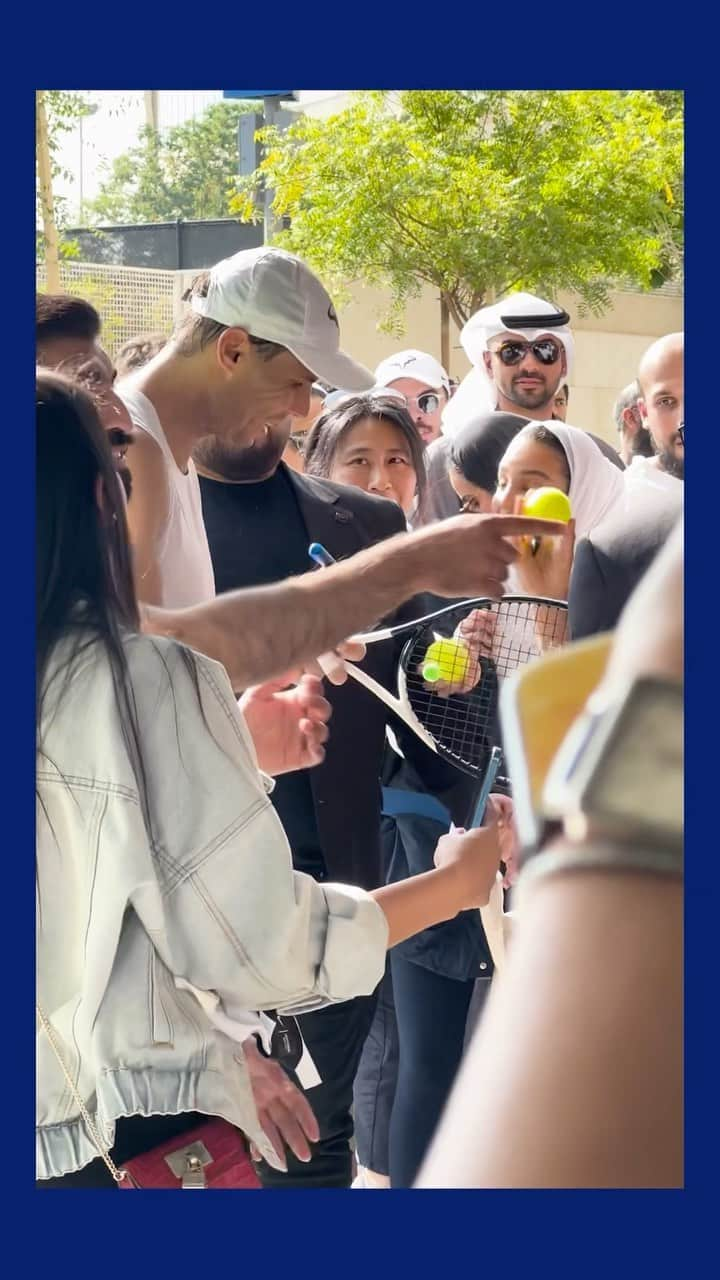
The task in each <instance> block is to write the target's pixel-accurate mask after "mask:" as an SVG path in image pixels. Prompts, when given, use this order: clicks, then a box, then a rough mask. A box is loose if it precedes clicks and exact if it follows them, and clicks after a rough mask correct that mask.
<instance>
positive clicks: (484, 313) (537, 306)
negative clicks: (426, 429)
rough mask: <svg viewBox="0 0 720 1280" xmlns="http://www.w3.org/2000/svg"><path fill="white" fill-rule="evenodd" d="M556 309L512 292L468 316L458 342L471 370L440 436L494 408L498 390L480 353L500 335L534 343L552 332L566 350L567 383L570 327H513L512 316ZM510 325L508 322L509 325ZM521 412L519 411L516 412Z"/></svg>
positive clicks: (447, 408) (445, 416) (529, 295)
mask: <svg viewBox="0 0 720 1280" xmlns="http://www.w3.org/2000/svg"><path fill="white" fill-rule="evenodd" d="M557 310H558V309H557V307H556V306H555V305H554V304H553V303H552V302H546V301H545V299H544V298H536V297H535V296H534V294H532V293H522V292H520V291H518V292H517V293H511V294H509V296H508V297H507V298H503V299H501V301H500V302H495V303H493V304H492V306H490V307H483V308H482V309H481V310H480V311H476V312H475V315H474V316H471V317H470V319H469V320H468V322H467V324H466V325H464V327H463V329H462V331H461V333H460V342H461V344H462V347H463V350H464V352H465V355H466V356H467V358H468V360H469V361H470V363H471V364H472V365H473V368H472V369H471V370H470V372H469V373H468V374H467V375H466V377H464V378H463V380H462V382H461V383H460V386H459V387H458V389H457V391H456V392H455V395H454V396H453V397H452V399H451V400H449V401H448V403H447V404H446V406H445V408H444V410H443V415H442V429H443V435H448V436H452V435H455V432H456V431H459V430H460V426H461V424H462V422H464V421H465V419H467V418H468V417H469V416H471V415H472V414H476V413H482V412H484V411H485V410H487V409H494V408H496V406H497V388H496V386H495V383H494V382H493V380H492V378H491V377H490V375H489V374H488V372H487V369H486V368H485V362H484V360H483V354H484V352H485V351H487V349H488V343H489V341H490V339H491V338H495V337H497V335H498V334H499V333H515V334H517V335H518V337H521V338H525V339H526V341H527V342H534V340H535V339H536V338H539V337H540V335H541V334H543V333H552V334H553V335H555V336H556V337H557V339H558V342H561V343H562V345H563V347H564V348H565V359H566V363H567V375H566V376H567V380H568V382H569V381H570V378H571V374H572V364H573V356H574V347H573V339H572V333H571V331H570V326H569V324H563V325H553V326H552V327H550V326H548V327H547V328H545V329H543V328H542V326H541V327H540V328H537V329H529V328H521V327H519V326H517V325H513V324H512V322H511V321H512V317H513V316H517V317H518V319H520V320H523V319H525V318H526V317H530V316H533V317H540V316H543V315H546V316H555V315H557ZM508 322H510V323H508ZM519 412H521V413H522V410H519Z"/></svg>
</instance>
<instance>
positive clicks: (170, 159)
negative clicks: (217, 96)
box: [87, 101, 254, 224]
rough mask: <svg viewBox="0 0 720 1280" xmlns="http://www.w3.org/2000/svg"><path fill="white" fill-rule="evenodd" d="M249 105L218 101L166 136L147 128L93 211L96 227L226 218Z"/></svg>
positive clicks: (102, 190) (119, 163) (116, 167)
mask: <svg viewBox="0 0 720 1280" xmlns="http://www.w3.org/2000/svg"><path fill="white" fill-rule="evenodd" d="M253 109H254V107H253V104H252V103H250V102H242V101H237V102H218V103H214V104H213V105H212V106H210V107H208V109H207V111H205V112H204V113H203V115H202V116H200V117H199V118H198V119H194V120H189V121H187V122H186V123H185V124H181V125H176V126H175V127H174V128H173V129H169V130H168V131H167V133H163V134H161V133H158V132H156V131H155V130H154V129H150V128H147V127H146V128H144V129H142V130H141V132H140V138H139V141H138V143H137V145H136V146H134V147H131V148H130V150H129V151H127V152H125V154H124V155H122V156H119V157H118V158H117V159H116V160H115V161H114V162H113V164H112V166H111V167H110V171H109V174H108V177H107V178H106V180H105V181H104V182H103V184H102V186H101V188H100V192H99V195H98V197H97V199H96V200H94V201H93V202H92V204H88V206H87V207H88V211H89V213H90V215H91V218H92V220H93V221H94V222H95V223H96V224H97V223H103V222H104V223H133V222H174V221H175V220H176V219H178V218H184V219H190V218H226V217H228V203H229V200H230V198H231V196H232V194H233V192H234V190H235V179H236V174H237V168H238V123H239V120H240V117H241V116H242V115H245V114H246V113H247V112H248V111H252V110H253Z"/></svg>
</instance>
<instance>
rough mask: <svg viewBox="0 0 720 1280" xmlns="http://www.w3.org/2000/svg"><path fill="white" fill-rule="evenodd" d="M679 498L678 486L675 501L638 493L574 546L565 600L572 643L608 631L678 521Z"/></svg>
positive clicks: (644, 491)
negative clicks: (568, 587) (567, 593)
mask: <svg viewBox="0 0 720 1280" xmlns="http://www.w3.org/2000/svg"><path fill="white" fill-rule="evenodd" d="M682 497H683V491H682V489H681V487H680V485H679V483H678V497H677V500H674V499H673V498H672V497H671V496H668V494H666V493H664V492H661V491H659V490H657V489H652V488H650V487H648V488H647V489H638V491H637V493H636V494H635V495H634V497H633V503H632V505H626V504H625V503H621V504H618V506H617V507H615V508H614V509H613V510H612V511H611V512H610V514H609V515H608V516H607V518H606V519H605V520H604V521H603V522H602V523H601V524H599V525H598V526H597V528H596V529H594V530H593V532H592V533H591V534H590V536H589V537H587V538H583V539H582V541H581V542H579V543H578V545H577V548H576V550H575V558H574V560H573V568H572V575H571V578H570V591H569V596H568V618H569V624H570V636H571V638H572V639H573V640H582V639H583V638H584V637H586V636H593V635H598V634H599V633H600V632H602V631H612V629H613V627H615V625H616V623H617V621H618V618H619V617H620V614H621V613H622V611H623V608H624V607H625V605H626V603H627V601H628V600H629V598H630V596H631V595H632V593H633V591H634V590H635V587H636V586H637V585H638V583H639V581H640V579H641V578H642V576H643V574H645V573H646V572H647V570H648V569H649V568H650V565H651V564H652V562H653V560H654V559H655V556H656V555H657V553H658V551H659V550H660V548H661V547H662V546H663V545H664V543H665V541H666V539H667V538H668V536H669V535H670V533H671V532H672V530H673V529H674V527H675V525H676V524H677V522H678V520H679V519H681V517H682Z"/></svg>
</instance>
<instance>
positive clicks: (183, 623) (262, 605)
mask: <svg viewBox="0 0 720 1280" xmlns="http://www.w3.org/2000/svg"><path fill="white" fill-rule="evenodd" d="M420 577H421V573H420V555H419V551H418V547H417V545H415V546H413V545H411V542H410V539H409V538H408V537H407V535H406V534H398V535H397V536H396V537H394V538H390V539H388V540H387V541H386V542H383V543H380V544H378V545H377V546H374V547H370V548H368V549H367V550H365V551H360V552H358V553H357V555H355V556H352V557H351V558H350V559H349V560H346V561H342V562H340V563H339V564H337V565H333V566H332V567H331V568H329V569H323V571H322V572H321V573H319V572H311V573H307V574H303V575H301V576H299V577H295V578H290V579H288V580H286V581H285V582H280V583H277V584H275V585H273V586H268V587H259V588H256V589H250V590H243V591H230V592H227V593H226V594H224V595H221V596H218V597H217V599H216V600H213V601H211V602H210V603H209V604H204V605H198V606H196V607H195V608H193V609H186V610H183V611H182V612H181V613H175V612H173V614H172V634H173V635H174V636H176V638H177V639H179V640H181V641H183V642H185V643H187V644H189V645H191V646H192V647H194V648H198V649H200V650H201V651H202V652H203V653H205V654H207V655H208V657H211V658H215V659H217V660H218V661H219V662H222V664H223V666H224V667H225V668H226V670H227V672H228V675H229V677H230V680H231V682H232V685H233V688H235V689H243V688H246V687H247V686H248V685H251V684H256V683H259V682H261V681H263V680H268V679H272V678H273V677H274V676H278V675H282V674H283V673H284V672H285V671H287V670H289V669H290V668H292V667H297V666H300V665H302V664H303V663H305V662H310V661H312V659H314V658H316V657H317V656H318V654H321V653H324V652H326V651H327V650H329V649H332V648H334V647H335V645H337V644H339V643H340V642H341V641H342V640H344V639H346V638H347V636H349V635H351V634H352V633H353V632H355V631H359V630H360V629H362V628H363V627H367V626H371V625H372V624H373V623H375V622H376V621H377V620H378V619H379V618H382V617H383V616H384V615H385V614H386V613H388V612H389V611H390V610H391V609H393V608H395V606H397V605H398V604H399V603H400V602H401V601H402V600H404V599H405V598H406V597H408V596H410V595H412V594H413V593H414V592H415V590H416V589H417V583H418V582H419V580H420Z"/></svg>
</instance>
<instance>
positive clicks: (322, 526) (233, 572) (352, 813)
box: [193, 419, 474, 1189]
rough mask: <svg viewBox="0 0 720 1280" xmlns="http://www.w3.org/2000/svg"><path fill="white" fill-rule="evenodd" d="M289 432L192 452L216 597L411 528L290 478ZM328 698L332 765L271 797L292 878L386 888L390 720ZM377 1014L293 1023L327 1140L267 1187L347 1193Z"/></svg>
mask: <svg viewBox="0 0 720 1280" xmlns="http://www.w3.org/2000/svg"><path fill="white" fill-rule="evenodd" d="M291 427H292V423H291V421H290V419H288V420H287V421H286V422H285V423H283V424H275V425H269V426H268V427H267V429H266V430H265V432H264V433H263V434H262V435H261V436H259V437H257V438H256V439H255V440H254V441H253V442H252V443H251V444H250V445H248V446H243V445H242V444H239V443H236V442H235V441H234V440H232V439H228V438H227V437H225V438H222V437H219V436H210V437H207V438H206V439H204V440H202V441H200V442H199V444H198V445H197V446H196V447H195V449H194V451H193V457H194V460H195V464H196V467H197V470H198V474H199V479H200V490H201V494H202V506H203V518H204V522H205V528H206V530H207V536H208V542H209V545H210V552H211V555H212V561H213V568H214V572H215V584H216V587H217V590H218V592H225V591H232V590H234V589H236V588H243V587H244V588H247V587H261V586H264V585H266V584H269V583H273V582H278V581H282V580H284V579H287V578H289V577H291V576H293V575H296V574H304V573H307V570H308V567H309V560H308V547H309V545H310V544H311V543H312V542H319V543H320V544H321V545H322V546H324V547H325V548H326V549H327V550H328V551H329V552H330V554H331V555H332V556H333V557H334V558H335V559H338V560H339V559H345V558H346V557H348V556H352V555H354V554H355V553H356V552H358V551H361V550H362V549H363V548H365V547H368V546H370V545H372V544H373V543H377V542H380V541H381V540H383V539H386V538H391V537H392V536H393V535H395V534H398V533H401V532H402V531H403V530H404V528H405V520H404V517H403V513H402V511H401V510H400V508H399V507H398V506H396V505H395V503H394V502H389V501H387V499H384V498H379V497H375V496H373V495H371V494H367V493H365V492H363V490H361V489H359V488H354V487H350V486H347V485H338V484H335V483H332V482H330V481H327V480H322V479H319V478H318V477H316V476H308V475H301V474H298V473H297V472H295V471H293V470H291V469H290V468H289V467H288V466H287V465H286V464H285V463H284V462H282V461H281V458H282V456H283V450H284V449H285V446H286V444H287V440H288V437H289V433H290V430H291ZM429 607H432V605H430V606H429ZM426 611H427V609H426V608H425V607H424V605H423V604H419V603H418V602H417V601H416V602H415V604H413V603H412V601H410V602H408V604H407V605H406V606H405V607H404V610H403V613H405V614H406V616H407V617H410V618H411V617H416V616H418V614H422V613H423V612H426ZM397 659H398V652H397V650H396V648H395V646H393V645H392V644H384V645H383V644H380V645H372V646H369V648H368V652H367V656H366V659H365V661H364V664H363V666H364V669H365V670H367V671H369V672H370V674H372V675H373V676H374V677H375V678H376V679H378V680H380V682H381V683H382V684H384V685H386V686H387V687H392V686H393V684H394V682H395V678H396V677H395V673H396V667H397ZM327 698H328V700H329V701H330V703H331V705H332V708H333V714H332V733H331V736H330V738H329V740H328V742H327V743H326V754H325V759H324V761H323V762H322V763H321V764H320V765H318V766H316V767H315V768H312V769H303V770H299V771H296V772H294V773H286V774H283V775H282V776H281V777H278V778H277V780H276V783H275V787H274V790H273V792H272V797H271V798H272V801H273V804H274V805H275V808H276V809H277V812H278V814H279V816H280V819H281V821H282V824H283V827H284V828H285V832H286V834H287V837H288V841H289V843H290V848H291V850H292V856H293V866H294V867H295V869H296V870H297V871H303V872H305V873H306V874H308V875H311V876H313V878H314V879H316V880H319V881H321V882H322V881H342V882H343V883H346V884H353V885H358V886H360V887H362V888H366V889H371V888H376V887H377V886H378V885H379V884H381V883H382V882H383V875H382V871H381V860H380V808H381V792H380V785H379V774H380V766H381V759H382V753H383V748H384V742H385V725H386V721H387V711H386V709H385V708H384V706H383V705H382V704H381V703H380V702H379V701H378V700H377V699H375V698H371V697H368V695H367V693H366V691H365V690H364V689H361V688H360V687H359V686H357V685H356V684H355V683H354V682H352V681H348V682H347V684H345V685H342V686H341V687H340V688H330V689H328V690H327ZM397 732H398V736H399V737H402V747H403V751H404V752H405V754H406V755H407V756H408V757H409V758H410V759H411V760H412V761H413V763H414V765H415V766H416V767H417V768H418V769H422V771H423V772H422V776H423V778H424V779H425V780H427V782H428V784H429V785H430V786H432V787H433V789H434V790H435V791H436V793H437V792H438V791H440V792H441V793H442V797H443V801H444V803H446V804H447V805H448V806H449V808H450V809H451V811H453V814H454V818H455V821H456V822H458V823H462V822H463V821H464V818H465V815H466V812H467V809H468V807H469V804H470V802H471V799H472V794H473V786H474V784H471V782H470V780H468V779H464V778H463V776H462V775H461V774H459V773H457V771H456V770H455V769H453V768H452V767H451V766H449V765H445V764H443V763H442V761H440V760H439V759H438V758H437V757H436V756H435V755H434V754H433V753H432V752H429V751H427V749H426V748H425V747H423V746H422V745H420V744H417V743H416V742H415V739H414V737H413V735H412V734H407V735H406V736H405V735H403V734H402V731H401V730H400V729H399V728H398V730H397ZM375 1004H376V997H375V996H373V997H360V998H357V999H354V1000H348V1001H345V1002H344V1003H343V1004H339V1005H334V1006H331V1007H329V1008H324V1009H322V1010H318V1011H317V1012H310V1013H306V1014H303V1015H302V1016H301V1017H299V1018H298V1020H297V1021H298V1024H299V1027H300V1031H301V1033H302V1036H303V1040H304V1042H305V1044H306V1046H307V1048H308V1050H309V1053H310V1056H311V1058H312V1060H313V1062H314V1064H315V1066H316V1068H317V1071H318V1073H319V1076H320V1083H316V1084H315V1085H313V1086H311V1087H310V1092H309V1093H308V1101H309V1102H310V1103H311V1105H312V1108H313V1111H314V1113H315V1116H316V1118H317V1121H318V1124H319V1127H320V1140H319V1142H317V1143H315V1144H314V1146H313V1156H312V1160H311V1161H310V1162H309V1163H303V1162H301V1161H299V1160H297V1159H295V1158H294V1157H293V1155H292V1153H289V1154H288V1171H287V1173H280V1172H278V1171H277V1170H275V1169H273V1168H271V1167H270V1166H269V1165H267V1164H266V1163H265V1162H262V1163H260V1164H258V1171H259V1174H260V1177H261V1180H262V1182H263V1185H264V1186H265V1187H266V1188H268V1189H275V1188H323V1187H334V1188H347V1187H349V1186H350V1184H351V1180H352V1156H351V1150H350V1138H351V1136H352V1131H353V1124H352V1117H351V1107H352V1103H353V1081H354V1078H355V1074H356V1071H357V1067H358V1064H359V1061H360V1056H361V1052H362V1048H363V1044H364V1042H365V1039H366V1037H367V1034H368V1031H369V1029H370V1024H371V1022H372V1019H373V1014H374V1010H375Z"/></svg>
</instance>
